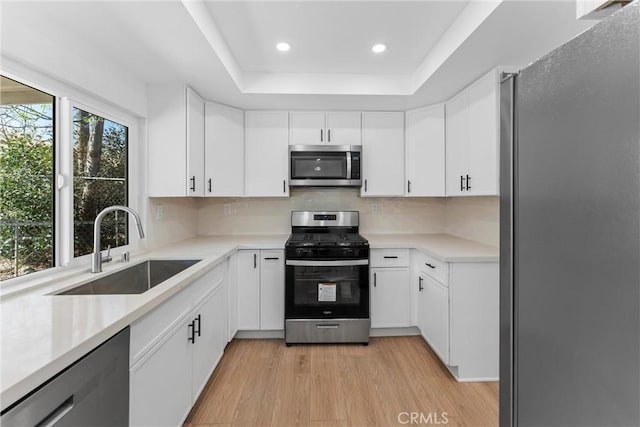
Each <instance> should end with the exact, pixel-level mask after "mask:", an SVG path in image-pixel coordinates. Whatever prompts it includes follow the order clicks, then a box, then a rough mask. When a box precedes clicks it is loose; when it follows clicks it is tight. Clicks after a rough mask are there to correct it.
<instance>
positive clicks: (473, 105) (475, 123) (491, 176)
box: [446, 69, 500, 196]
mask: <svg viewBox="0 0 640 427" xmlns="http://www.w3.org/2000/svg"><path fill="white" fill-rule="evenodd" d="M498 88H499V71H498V69H495V70H492V71H491V72H490V73H489V74H487V75H485V76H484V77H482V78H481V79H479V80H478V81H476V82H474V83H473V84H472V85H471V86H469V87H468V88H467V89H465V90H463V91H462V92H461V93H459V94H458V95H456V96H455V97H454V98H452V99H451V100H450V101H448V102H447V103H446V139H447V141H446V189H447V196H467V195H468V196H486V195H488V196H492V195H498V191H499V189H498V180H499V175H498V155H499V153H498V146H499V145H498V144H499V121H500V114H499V99H498Z"/></svg>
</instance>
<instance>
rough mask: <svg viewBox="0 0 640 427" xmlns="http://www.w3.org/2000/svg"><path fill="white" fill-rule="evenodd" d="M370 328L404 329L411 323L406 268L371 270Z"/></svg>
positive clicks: (408, 282)
mask: <svg viewBox="0 0 640 427" xmlns="http://www.w3.org/2000/svg"><path fill="white" fill-rule="evenodd" d="M370 283H371V285H370V287H371V327H372V328H394V327H405V326H409V325H410V323H411V292H410V288H409V286H410V281H409V269H408V268H372V269H371V278H370Z"/></svg>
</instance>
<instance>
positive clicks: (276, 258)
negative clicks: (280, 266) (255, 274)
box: [264, 256, 280, 261]
mask: <svg viewBox="0 0 640 427" xmlns="http://www.w3.org/2000/svg"><path fill="white" fill-rule="evenodd" d="M264 259H265V261H269V260H271V261H273V260H278V259H280V258H278V257H277V256H275V257H273V256H270V257H265V258H264Z"/></svg>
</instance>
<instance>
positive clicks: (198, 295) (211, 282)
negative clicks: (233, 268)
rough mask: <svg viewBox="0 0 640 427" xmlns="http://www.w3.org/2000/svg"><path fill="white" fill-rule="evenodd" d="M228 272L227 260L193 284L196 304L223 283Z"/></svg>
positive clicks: (193, 295)
mask: <svg viewBox="0 0 640 427" xmlns="http://www.w3.org/2000/svg"><path fill="white" fill-rule="evenodd" d="M226 274H227V262H226V261H223V262H221V263H220V264H218V265H216V266H215V267H213V270H211V271H209V272H208V273H206V274H205V275H204V276H202V277H200V278H199V279H198V280H196V281H195V282H193V283H192V284H191V289H192V290H191V296H192V298H193V303H194V304H196V305H197V304H199V303H200V301H201V300H202V299H203V298H204V297H205V296H207V295H208V294H210V293H211V292H212V291H213V290H214V289H215V288H216V287H218V285H220V283H222V282H223V281H224V279H225V277H226Z"/></svg>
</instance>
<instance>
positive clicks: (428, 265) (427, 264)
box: [424, 262, 436, 268]
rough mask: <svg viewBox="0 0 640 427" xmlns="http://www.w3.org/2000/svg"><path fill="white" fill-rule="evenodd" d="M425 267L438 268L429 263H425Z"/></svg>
mask: <svg viewBox="0 0 640 427" xmlns="http://www.w3.org/2000/svg"><path fill="white" fill-rule="evenodd" d="M424 265H426V266H427V267H429V268H436V266H435V265H431V264H429V263H428V262H425V263H424Z"/></svg>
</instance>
